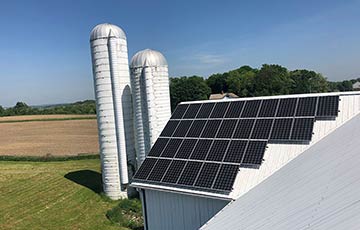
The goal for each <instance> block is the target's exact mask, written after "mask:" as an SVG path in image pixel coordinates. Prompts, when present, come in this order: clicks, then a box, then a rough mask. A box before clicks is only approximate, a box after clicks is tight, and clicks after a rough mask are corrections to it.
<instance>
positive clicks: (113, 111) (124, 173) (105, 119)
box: [90, 24, 135, 199]
mask: <svg viewBox="0 0 360 230" xmlns="http://www.w3.org/2000/svg"><path fill="white" fill-rule="evenodd" d="M90 44H91V56H92V64H93V75H94V88H95V95H96V106H97V118H98V129H99V143H100V155H101V162H102V177H103V188H104V192H105V194H106V195H108V196H109V197H110V198H112V199H119V198H121V197H126V196H127V193H126V187H127V184H128V183H129V179H128V167H127V164H128V161H130V163H131V162H132V161H135V152H134V151H135V149H134V143H133V139H134V138H133V119H132V116H133V115H132V102H131V88H130V75H129V66H128V52H127V42H126V35H125V33H124V31H123V30H122V29H120V28H119V27H117V26H115V25H111V24H100V25H97V26H96V27H95V28H94V29H93V30H92V32H91V35H90Z"/></svg>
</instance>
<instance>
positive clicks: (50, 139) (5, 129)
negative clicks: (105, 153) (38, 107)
mask: <svg viewBox="0 0 360 230" xmlns="http://www.w3.org/2000/svg"><path fill="white" fill-rule="evenodd" d="M55 116H57V117H58V118H59V117H64V116H65V117H66V116H68V115H55ZM29 117H31V118H28V117H25V116H23V117H22V119H32V120H34V119H40V118H41V119H45V118H44V116H42V115H41V116H29ZM45 117H49V116H48V115H46V116H45ZM51 117H54V116H51ZM72 117H73V115H72ZM17 118H19V117H17ZM1 119H3V118H1ZM8 119H9V118H8ZM14 119H15V117H14ZM98 152H99V146H98V136H97V124H96V119H85V120H82V119H81V120H59V121H31V122H11V123H0V155H14V156H46V155H53V156H64V155H65V156H70V155H79V154H97V153H98Z"/></svg>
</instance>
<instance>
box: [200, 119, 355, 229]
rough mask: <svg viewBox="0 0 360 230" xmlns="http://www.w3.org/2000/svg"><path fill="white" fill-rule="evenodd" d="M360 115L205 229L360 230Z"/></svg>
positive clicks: (250, 193) (230, 206)
mask: <svg viewBox="0 0 360 230" xmlns="http://www.w3.org/2000/svg"><path fill="white" fill-rule="evenodd" d="M359 136H360V115H357V116H356V117H355V118H353V119H352V120H350V121H349V122H347V123H346V124H345V125H343V126H341V127H340V128H338V129H336V131H335V132H333V133H332V134H330V135H328V136H327V137H325V138H324V139H322V140H321V141H320V142H318V143H317V144H315V145H313V146H312V147H311V148H310V149H308V150H307V151H305V152H304V153H303V154H301V155H300V156H299V157H297V158H296V159H295V160H293V161H292V162H290V163H289V164H287V165H286V166H284V167H283V168H281V169H280V170H279V171H278V172H276V173H275V174H273V175H272V176H270V177H269V178H268V179H267V180H265V181H264V182H263V183H261V184H259V185H258V186H256V187H255V188H254V189H252V190H250V191H249V192H248V193H246V194H245V195H243V196H241V197H240V198H239V199H238V200H236V201H234V202H233V203H231V204H229V205H228V206H227V207H225V208H224V209H223V210H222V211H220V212H219V213H218V214H217V215H216V216H215V217H214V218H213V219H211V220H210V221H209V222H208V223H207V224H206V225H204V226H203V227H202V228H201V229H203V230H211V229H257V230H258V229H266V230H268V229H360V198H359V194H360V167H359V165H360V154H359V145H360V138H359Z"/></svg>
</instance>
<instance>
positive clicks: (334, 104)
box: [316, 96, 339, 117]
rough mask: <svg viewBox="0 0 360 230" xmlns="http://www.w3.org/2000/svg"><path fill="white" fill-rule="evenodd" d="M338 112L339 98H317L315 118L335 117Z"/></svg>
mask: <svg viewBox="0 0 360 230" xmlns="http://www.w3.org/2000/svg"><path fill="white" fill-rule="evenodd" d="M338 112H339V96H326V97H319V103H318V108H317V113H316V116H317V117H336V116H337V115H338Z"/></svg>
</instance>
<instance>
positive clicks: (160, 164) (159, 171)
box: [147, 159, 171, 181]
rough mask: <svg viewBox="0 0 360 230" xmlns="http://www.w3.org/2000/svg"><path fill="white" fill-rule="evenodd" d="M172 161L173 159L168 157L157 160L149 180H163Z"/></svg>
mask: <svg viewBox="0 0 360 230" xmlns="http://www.w3.org/2000/svg"><path fill="white" fill-rule="evenodd" d="M170 162H171V160H168V159H159V160H158V161H157V162H156V164H155V166H154V167H153V170H152V171H151V173H150V175H149V177H148V178H147V180H151V181H161V179H162V178H163V176H164V174H165V172H166V170H167V168H168V167H169V165H170Z"/></svg>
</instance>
